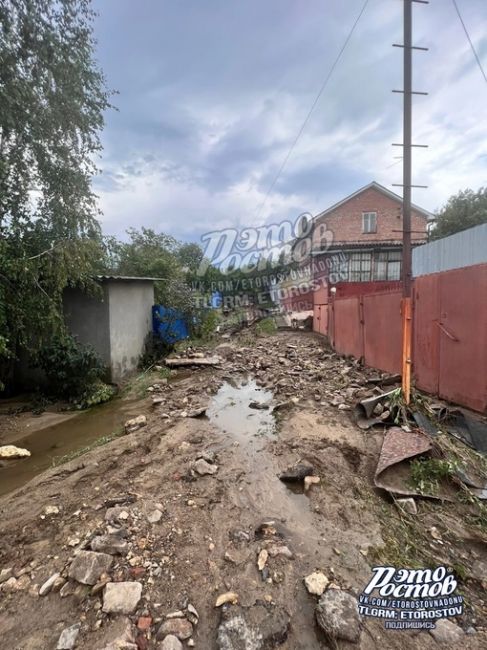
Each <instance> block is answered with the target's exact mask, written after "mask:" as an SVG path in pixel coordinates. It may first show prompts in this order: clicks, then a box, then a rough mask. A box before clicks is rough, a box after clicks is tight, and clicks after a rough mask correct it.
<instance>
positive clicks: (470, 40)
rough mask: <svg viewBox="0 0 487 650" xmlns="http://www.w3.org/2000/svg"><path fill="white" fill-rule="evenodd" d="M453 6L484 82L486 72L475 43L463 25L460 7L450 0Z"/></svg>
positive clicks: (486, 79)
mask: <svg viewBox="0 0 487 650" xmlns="http://www.w3.org/2000/svg"><path fill="white" fill-rule="evenodd" d="M452 2H453V6H454V7H455V10H456V12H457V14H458V18H459V19H460V22H461V23H462V27H463V31H464V32H465V35H466V37H467V38H468V42H469V43H470V47H471V48H472V52H473V55H474V57H475V60H476V61H477V64H478V66H479V68H480V72H481V73H482V76H483V78H484V81H485V83H487V74H485V70H484V68H483V66H482V62H481V61H480V58H479V55H478V54H477V50H476V49H475V45H474V44H473V43H472V39H471V38H470V34H469V33H468V29H467V26H466V25H465V22H464V20H463V18H462V14H461V13H460V9H459V7H458V4H457V1H456V0H452Z"/></svg>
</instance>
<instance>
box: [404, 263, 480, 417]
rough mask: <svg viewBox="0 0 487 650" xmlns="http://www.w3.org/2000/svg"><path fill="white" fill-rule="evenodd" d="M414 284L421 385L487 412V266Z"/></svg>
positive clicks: (416, 369) (416, 371)
mask: <svg viewBox="0 0 487 650" xmlns="http://www.w3.org/2000/svg"><path fill="white" fill-rule="evenodd" d="M414 285H415V290H414V297H415V310H414V350H413V359H414V374H415V376H416V383H417V385H418V387H419V388H421V389H423V390H426V391H427V392H429V393H435V394H437V395H439V396H440V397H443V398H444V399H447V400H449V401H451V402H455V403H456V404H462V405H463V406H467V407H469V408H471V409H474V410H476V411H481V412H487V265H486V264H481V265H477V266H470V267H466V268H463V269H455V270H453V271H443V272H442V273H436V274H434V275H427V276H423V277H420V278H416V280H415V281H414Z"/></svg>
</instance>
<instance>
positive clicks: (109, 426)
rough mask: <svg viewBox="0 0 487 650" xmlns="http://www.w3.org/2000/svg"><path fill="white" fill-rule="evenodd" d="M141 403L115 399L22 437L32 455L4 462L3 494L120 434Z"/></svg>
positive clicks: (1, 472)
mask: <svg viewBox="0 0 487 650" xmlns="http://www.w3.org/2000/svg"><path fill="white" fill-rule="evenodd" d="M138 404H139V400H137V401H132V402H128V401H124V400H122V399H114V400H112V401H111V402H108V403H107V404H102V405H100V406H97V407H94V408H92V409H90V410H89V411H84V412H81V413H78V414H75V415H73V416H72V417H69V418H68V419H63V420H62V421H61V422H58V423H56V424H53V425H51V426H47V427H44V428H42V429H40V430H35V431H33V432H32V433H29V434H28V435H25V436H24V437H19V438H18V440H16V442H15V444H16V445H17V446H18V447H23V448H25V449H28V450H29V451H30V453H31V456H30V457H29V458H22V459H19V460H14V461H5V464H4V466H3V467H0V495H2V494H6V493H7V492H11V491H12V490H15V489H17V488H19V487H21V486H22V485H25V483H27V482H28V481H30V480H31V479H32V478H34V476H37V474H40V473H41V472H43V471H45V470H46V469H49V468H51V467H52V466H53V464H55V463H56V462H59V460H60V459H61V458H62V457H63V456H67V457H68V458H69V455H70V454H73V453H75V452H77V451H79V450H80V449H83V448H85V447H89V446H90V445H92V444H93V443H94V442H95V441H96V440H97V439H98V438H101V437H103V436H109V435H111V434H113V433H114V432H116V431H118V430H119V429H120V427H121V426H123V424H124V422H125V421H126V420H127V419H128V418H130V417H131V416H134V415H137V414H138Z"/></svg>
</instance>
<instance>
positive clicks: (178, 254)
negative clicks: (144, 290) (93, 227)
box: [105, 227, 202, 315]
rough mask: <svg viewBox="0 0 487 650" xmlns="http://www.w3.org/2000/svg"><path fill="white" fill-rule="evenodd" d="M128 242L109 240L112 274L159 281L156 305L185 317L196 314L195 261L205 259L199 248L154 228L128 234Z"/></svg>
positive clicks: (108, 256) (135, 230) (156, 291)
mask: <svg viewBox="0 0 487 650" xmlns="http://www.w3.org/2000/svg"><path fill="white" fill-rule="evenodd" d="M127 234H128V236H129V241H128V242H122V241H117V240H115V239H113V238H110V239H107V240H105V241H106V244H107V259H108V260H109V263H110V264H111V268H110V270H111V271H112V272H113V273H116V274H119V275H129V276H130V275H133V276H138V277H144V276H145V277H151V278H156V279H157V278H158V279H159V280H160V281H158V282H156V283H155V285H154V286H155V301H156V303H158V304H161V305H164V306H166V307H173V308H175V309H177V310H179V311H180V312H182V313H183V314H185V315H190V314H191V313H192V311H193V299H192V292H191V287H190V285H189V280H190V277H191V274H192V271H191V268H190V266H192V265H193V262H194V259H195V258H197V259H201V256H202V252H201V249H200V247H199V246H198V245H197V244H181V243H180V242H178V241H177V240H176V239H174V237H171V236H170V235H166V234H165V233H156V232H155V231H154V230H152V229H151V228H144V227H142V228H141V229H140V230H137V229H135V228H130V229H129V230H128V231H127Z"/></svg>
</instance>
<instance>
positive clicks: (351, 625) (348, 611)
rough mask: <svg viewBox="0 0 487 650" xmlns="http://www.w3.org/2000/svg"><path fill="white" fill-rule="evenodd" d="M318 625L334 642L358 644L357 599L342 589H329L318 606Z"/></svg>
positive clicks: (358, 620)
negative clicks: (342, 641) (339, 640)
mask: <svg viewBox="0 0 487 650" xmlns="http://www.w3.org/2000/svg"><path fill="white" fill-rule="evenodd" d="M316 620H317V621H318V625H319V626H320V627H321V629H322V630H323V631H324V632H325V634H326V635H327V637H328V638H329V639H332V640H334V641H335V640H337V639H343V640H344V641H350V642H352V643H356V642H357V641H358V640H359V638H360V618H359V613H358V607H357V599H356V598H355V597H354V596H352V595H351V594H349V593H347V592H346V591H342V590H341V589H328V591H326V592H325V593H324V594H323V596H321V598H320V600H319V602H318V605H317V606H316Z"/></svg>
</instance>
